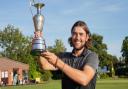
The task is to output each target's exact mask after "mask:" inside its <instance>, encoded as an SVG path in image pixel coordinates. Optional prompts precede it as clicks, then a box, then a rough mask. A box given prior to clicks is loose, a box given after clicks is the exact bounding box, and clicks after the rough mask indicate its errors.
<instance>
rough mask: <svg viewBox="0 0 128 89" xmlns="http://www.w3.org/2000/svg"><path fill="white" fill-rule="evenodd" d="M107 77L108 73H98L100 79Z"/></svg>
mask: <svg viewBox="0 0 128 89" xmlns="http://www.w3.org/2000/svg"><path fill="white" fill-rule="evenodd" d="M106 78H109V75H108V74H107V73H102V74H100V79H106Z"/></svg>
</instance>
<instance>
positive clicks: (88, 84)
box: [39, 21, 99, 89]
mask: <svg viewBox="0 0 128 89" xmlns="http://www.w3.org/2000/svg"><path fill="white" fill-rule="evenodd" d="M69 43H70V45H71V46H72V47H73V51H72V52H64V53H61V54H60V56H56V55H55V54H54V53H51V52H48V51H46V52H43V53H41V56H42V57H40V59H39V63H40V64H41V67H42V69H45V70H60V71H62V72H63V76H62V89H95V84H96V70H97V68H98V63H99V60H98V56H97V55H96V53H94V52H92V51H90V50H89V49H88V48H89V47H90V46H91V34H90V31H89V29H88V27H87V25H86V23H85V22H83V21H77V22H76V23H75V24H74V25H73V27H72V29H71V37H70V38H69Z"/></svg>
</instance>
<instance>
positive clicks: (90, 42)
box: [68, 21, 92, 48]
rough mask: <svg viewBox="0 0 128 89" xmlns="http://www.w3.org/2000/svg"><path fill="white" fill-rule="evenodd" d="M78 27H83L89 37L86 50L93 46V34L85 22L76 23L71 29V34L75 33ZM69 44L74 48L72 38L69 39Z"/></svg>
mask: <svg viewBox="0 0 128 89" xmlns="http://www.w3.org/2000/svg"><path fill="white" fill-rule="evenodd" d="M77 26H80V27H83V29H84V31H85V32H86V34H87V35H88V36H89V39H88V41H87V42H86V43H85V47H86V48H89V47H91V45H92V39H91V33H90V31H89V28H88V26H87V24H86V23H85V22H84V21H77V22H75V23H74V25H73V26H72V28H71V34H72V33H73V30H74V28H75V27H77ZM68 42H69V44H70V46H71V47H72V46H73V44H72V37H69V39H68Z"/></svg>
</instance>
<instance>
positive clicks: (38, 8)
mask: <svg viewBox="0 0 128 89" xmlns="http://www.w3.org/2000/svg"><path fill="white" fill-rule="evenodd" d="M34 6H35V7H36V8H37V14H41V8H42V7H43V6H44V4H43V3H36V4H34Z"/></svg>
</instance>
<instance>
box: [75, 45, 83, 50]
mask: <svg viewBox="0 0 128 89" xmlns="http://www.w3.org/2000/svg"><path fill="white" fill-rule="evenodd" d="M73 47H74V50H76V51H79V50H82V49H84V48H85V45H82V46H81V47H79V48H76V47H75V46H74V45H73Z"/></svg>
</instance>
